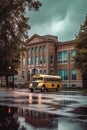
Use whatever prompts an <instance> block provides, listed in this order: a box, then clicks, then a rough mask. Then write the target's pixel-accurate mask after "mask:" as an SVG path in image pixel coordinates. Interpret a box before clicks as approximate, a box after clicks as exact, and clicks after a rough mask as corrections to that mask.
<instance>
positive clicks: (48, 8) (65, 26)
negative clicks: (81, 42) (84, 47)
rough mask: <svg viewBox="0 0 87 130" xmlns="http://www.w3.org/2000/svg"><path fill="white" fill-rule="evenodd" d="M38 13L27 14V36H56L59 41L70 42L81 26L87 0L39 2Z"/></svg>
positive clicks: (86, 11)
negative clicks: (28, 20)
mask: <svg viewBox="0 0 87 130" xmlns="http://www.w3.org/2000/svg"><path fill="white" fill-rule="evenodd" d="M40 1H41V2H42V7H41V8H40V10H39V12H36V11H33V12H30V13H29V17H30V25H31V30H30V31H29V35H33V34H39V35H47V34H51V35H57V36H58V37H59V40H60V41H63V40H64V41H65V40H72V39H74V38H75V34H77V33H78V31H79V29H80V24H83V22H84V20H85V16H86V13H87V0H40Z"/></svg>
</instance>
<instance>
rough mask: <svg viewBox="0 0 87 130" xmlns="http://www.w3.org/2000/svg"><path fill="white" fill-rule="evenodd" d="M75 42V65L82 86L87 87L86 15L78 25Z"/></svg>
mask: <svg viewBox="0 0 87 130" xmlns="http://www.w3.org/2000/svg"><path fill="white" fill-rule="evenodd" d="M75 42H76V45H75V50H76V55H75V57H74V58H75V67H76V68H77V69H79V70H80V72H81V74H82V78H83V86H84V87H85V86H86V87H87V16H86V19H85V22H84V24H83V25H81V27H80V31H79V33H78V36H76V40H75Z"/></svg>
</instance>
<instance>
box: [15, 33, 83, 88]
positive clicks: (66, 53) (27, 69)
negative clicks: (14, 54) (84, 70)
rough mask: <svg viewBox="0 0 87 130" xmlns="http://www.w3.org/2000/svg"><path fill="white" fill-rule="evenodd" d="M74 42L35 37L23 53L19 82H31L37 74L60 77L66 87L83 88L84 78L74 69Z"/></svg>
mask: <svg viewBox="0 0 87 130" xmlns="http://www.w3.org/2000/svg"><path fill="white" fill-rule="evenodd" d="M74 46H75V43H74V41H67V42H58V37H57V36H52V35H46V36H39V35H36V34H35V35H33V36H32V37H31V38H30V39H29V40H28V41H27V43H26V48H27V51H25V52H23V53H21V63H20V69H19V70H18V78H17V81H18V82H21V83H25V82H30V80H31V79H32V75H34V74H37V73H42V74H52V75H60V76H61V77H62V84H63V86H64V87H82V77H81V74H80V72H79V71H78V70H76V69H75V68H74V65H73V63H74V59H73V56H74V55H75V50H74Z"/></svg>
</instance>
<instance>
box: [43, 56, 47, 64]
mask: <svg viewBox="0 0 87 130" xmlns="http://www.w3.org/2000/svg"><path fill="white" fill-rule="evenodd" d="M43 63H44V64H46V56H43Z"/></svg>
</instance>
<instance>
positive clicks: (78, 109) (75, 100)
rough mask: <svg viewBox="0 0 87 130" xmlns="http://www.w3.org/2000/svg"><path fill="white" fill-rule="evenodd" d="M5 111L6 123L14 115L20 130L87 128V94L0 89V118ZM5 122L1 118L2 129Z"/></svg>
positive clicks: (86, 129) (79, 129) (4, 118)
mask: <svg viewBox="0 0 87 130" xmlns="http://www.w3.org/2000/svg"><path fill="white" fill-rule="evenodd" d="M2 111H3V114H2V116H3V120H4V122H6V119H7V120H10V117H9V115H11V117H13V118H12V119H11V120H15V121H14V122H15V123H17V125H16V126H18V128H20V129H21V130H22V129H26V130H34V129H35V130H76V129H78V130H87V95H86V94H84V95H83V94H82V93H75V92H72V93H71V92H70V93H69V92H62V93H59V92H57V93H50V92H48V93H30V92H29V93H28V92H17V91H0V117H1V113H2ZM9 122H11V124H12V121H9ZM5 124H6V123H5ZM5 124H3V123H2V119H1V118H0V130H2V128H3V127H2V126H5ZM9 124H10V123H9ZM11 124H10V127H11ZM5 127H6V126H5ZM23 127H24V128H23ZM5 129H6V130H7V127H6V128H5ZM9 130H10V129H9ZM11 130H14V129H11ZM15 130H16V128H15Z"/></svg>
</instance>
